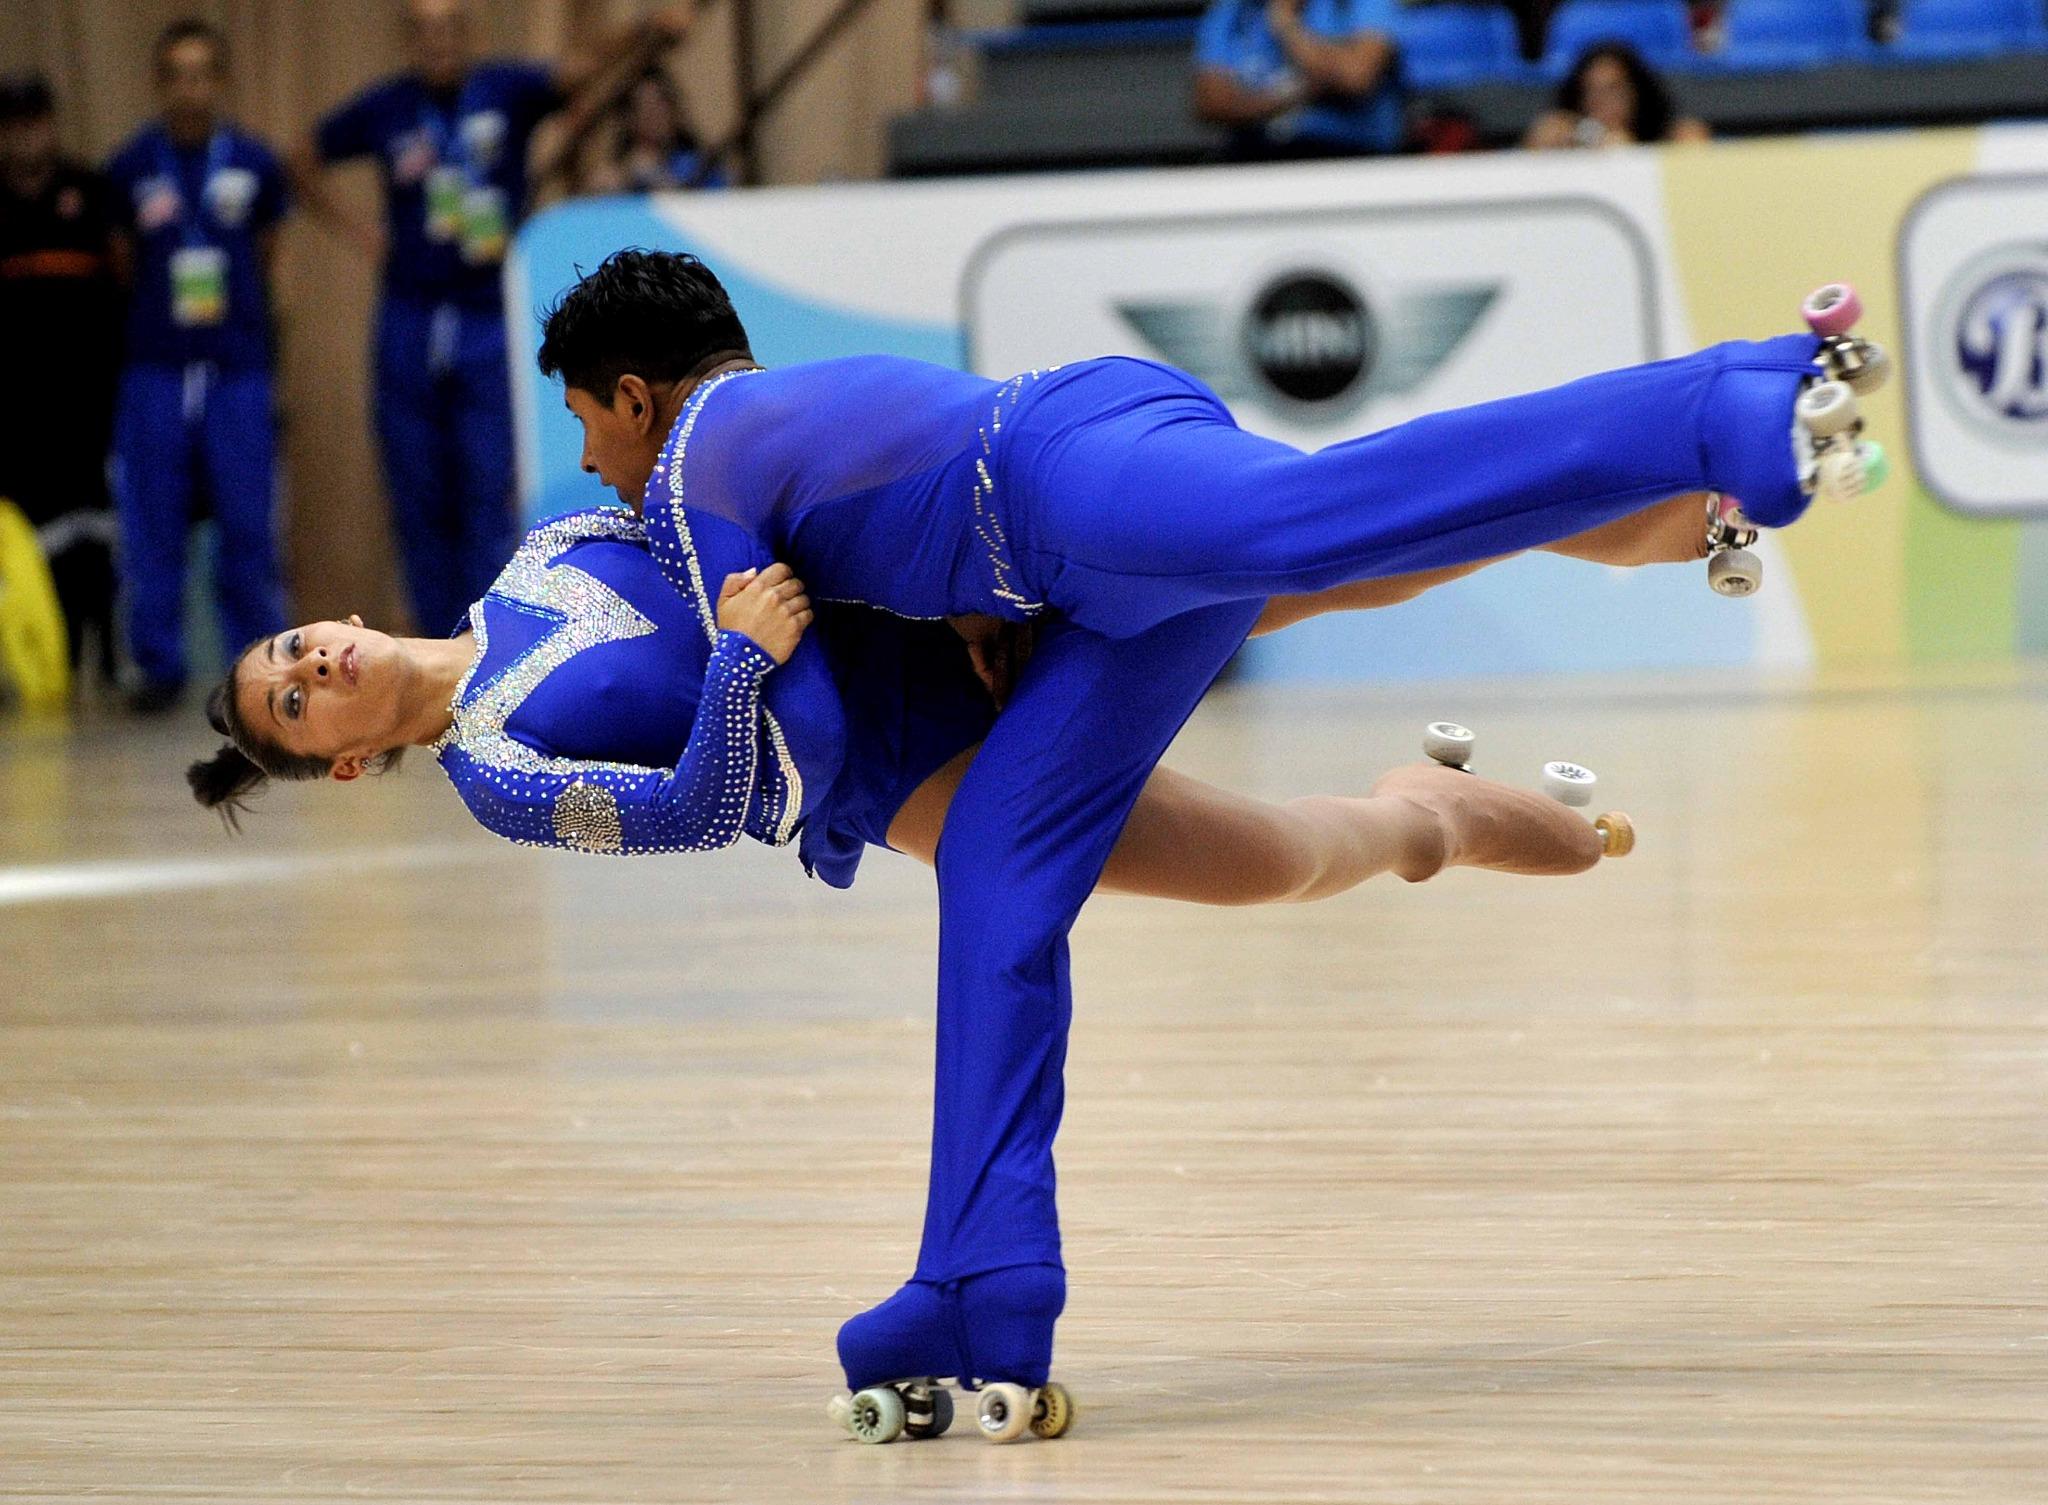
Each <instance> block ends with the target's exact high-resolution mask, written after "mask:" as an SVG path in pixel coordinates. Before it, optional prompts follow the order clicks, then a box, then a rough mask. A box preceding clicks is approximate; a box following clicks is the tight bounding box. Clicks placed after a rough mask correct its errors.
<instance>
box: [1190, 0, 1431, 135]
mask: <svg viewBox="0 0 2048 1505" xmlns="http://www.w3.org/2000/svg"><path fill="white" fill-rule="evenodd" d="M1394 13H1395V0H1215V3H1214V4H1213V5H1211V6H1210V8H1209V13H1208V14H1207V15H1206V16H1204V17H1203V18H1202V29H1201V33H1200V35H1199V36H1198V38H1197V40H1196V42H1195V113H1196V114H1197V115H1199V116H1200V117H1201V118H1202V119H1204V120H1207V121H1212V122H1214V123H1215V124H1217V125H1226V126H1229V127H1230V128H1231V145H1230V151H1231V155H1232V156H1233V157H1237V158H1241V159H1259V158H1273V157H1329V156H1351V155H1355V154H1358V153H1362V152H1390V151H1394V150H1397V149H1398V148H1399V147H1400V145H1401V129H1402V112H1403V101H1402V98H1401V85H1400V69H1399V64H1398V61H1397V58H1396V55H1395V48H1394V27H1395V20H1394Z"/></svg>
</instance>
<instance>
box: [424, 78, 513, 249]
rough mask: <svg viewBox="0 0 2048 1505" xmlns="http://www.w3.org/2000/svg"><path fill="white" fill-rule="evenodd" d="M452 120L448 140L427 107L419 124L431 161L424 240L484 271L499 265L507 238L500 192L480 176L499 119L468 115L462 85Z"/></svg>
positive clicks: (500, 130) (493, 148)
mask: <svg viewBox="0 0 2048 1505" xmlns="http://www.w3.org/2000/svg"><path fill="white" fill-rule="evenodd" d="M455 119H456V129H455V131H454V132H453V133H452V134H451V133H450V131H449V130H448V127H447V124H446V123H445V122H444V121H443V119H442V117H441V113H440V112H439V111H438V110H435V109H433V108H431V107H429V108H428V109H427V110H426V111H425V112H424V113H423V116H422V118H421V122H420V128H421V131H422V133H423V134H424V135H425V136H426V137H427V139H428V140H430V141H431V142H432V143H433V146H434V159H435V160H434V165H433V167H432V168H430V169H429V170H428V172H427V176H426V183H425V198H426V231H427V239H428V240H431V241H435V242H438V243H439V244H442V245H450V244H452V245H456V246H459V247H460V248H461V251H462V259H463V260H464V261H466V262H468V263H470V264H471V265H472V266H489V265H493V264H495V263H497V262H500V261H503V260H504V259H505V246H506V242H507V241H508V240H509V239H510V237H511V232H512V223H511V221H512V215H511V204H510V202H509V200H508V199H507V198H506V195H505V191H504V189H502V188H498V187H496V186H494V185H493V184H491V183H490V182H488V181H486V179H485V174H484V169H485V167H486V166H487V165H488V163H489V161H490V159H491V158H492V157H494V156H495V155H496V152H497V148H498V145H499V142H500V140H501V138H502V136H503V134H504V117H503V116H502V115H499V114H497V113H496V112H495V111H478V110H473V109H471V108H470V91H469V88H468V86H466V85H465V86H464V88H463V90H462V93H461V94H460V95H459V96H457V98H456V101H455Z"/></svg>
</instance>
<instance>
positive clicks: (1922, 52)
mask: <svg viewBox="0 0 2048 1505" xmlns="http://www.w3.org/2000/svg"><path fill="white" fill-rule="evenodd" d="M2039 3H2040V0H1906V5H1905V8H1904V9H1903V10H1902V11H1901V12H1900V13H1899V35H1898V39H1897V40H1896V41H1894V42H1893V43H1892V45H1891V46H1890V47H1889V48H1888V49H1887V51H1889V52H1890V53H1891V55H1892V56H1894V57H1899V58H1915V59H1929V58H1967V57H1983V56H1985V55H1986V54H1988V53H1994V52H2013V51H2017V50H2018V49H2020V48H2022V47H2024V46H2026V45H2027V44H2028V43H2029V42H2030V41H2031V40H2033V38H2034V37H2035V36H2036V35H2037V32H2038V28H2039V26H2040V24H2041V21H2040V15H2039Z"/></svg>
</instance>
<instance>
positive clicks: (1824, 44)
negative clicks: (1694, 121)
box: [1716, 0, 1870, 70]
mask: <svg viewBox="0 0 2048 1505" xmlns="http://www.w3.org/2000/svg"><path fill="white" fill-rule="evenodd" d="M1866 24H1867V23H1866V19H1865V12H1864V8H1863V5H1862V3H1861V0H1732V3H1731V4H1730V5H1729V7H1728V9H1727V11H1726V12H1725V13H1724V15H1723V16H1722V26H1723V29H1724V37H1725V40H1724V41H1723V42H1722V45H1721V51H1720V52H1719V53H1718V54H1717V55H1716V60H1717V61H1718V62H1719V63H1720V64H1721V65H1722V66H1723V67H1727V68H1735V69H1757V70H1762V69H1767V68H1811V67H1816V66H1819V65H1821V64H1824V63H1835V62H1841V61H1842V60H1843V59H1845V58H1856V57H1862V56H1864V55H1866V54H1867V53H1868V52H1869V50H1870V40H1869V36H1868V34H1867V32H1866V31H1865V26H1866Z"/></svg>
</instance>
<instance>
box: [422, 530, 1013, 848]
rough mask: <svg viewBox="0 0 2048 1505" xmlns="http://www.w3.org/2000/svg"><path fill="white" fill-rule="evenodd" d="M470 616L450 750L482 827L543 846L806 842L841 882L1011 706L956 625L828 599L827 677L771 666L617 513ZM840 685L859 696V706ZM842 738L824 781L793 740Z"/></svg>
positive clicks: (517, 570) (557, 544) (522, 556)
mask: <svg viewBox="0 0 2048 1505" xmlns="http://www.w3.org/2000/svg"><path fill="white" fill-rule="evenodd" d="M469 621H470V630H471V632H472V634H473V635H474V638H475V642H476V657H475V659H474V661H473V662H472V663H471V665H470V669H469V672H468V673H467V674H466V675H464V677H463V679H462V682H461V685H460V687H459V688H458V690H457V692H456V697H455V704H454V707H453V710H454V719H453V721H452V723H451V724H450V726H449V729H448V731H447V733H446V734H445V735H444V736H442V738H441V739H440V740H439V741H438V742H437V743H436V744H435V750H436V752H437V754H438V756H439V758H440V761H441V765H442V767H443V768H444V769H446V771H447V773H448V776H449V778H450V780H451V781H453V783H454V785H455V787H456V790H457V792H458V793H460V794H461V796H462V799H463V802H464V803H465V804H466V805H468V807H469V809H470V812H471V813H472V814H473V815H474V816H475V817H476V818H477V820H478V822H479V823H480V824H482V825H483V826H485V827H486V828H488V829H489V830H492V831H495V832H496V833H497V834H499V835H500V836H504V837H507V838H509V839H510V840H513V841H517V842H521V843H524V844H527V845H536V846H560V847H568V848H571V849H573V850H576V851H583V852H599V853H611V854H628V855H630V854H641V853H655V852H704V851H714V850H717V849H718V848H720V847H725V846H730V845H731V844H732V843H733V842H735V841H737V840H739V839H740V837H742V836H749V837H752V838H753V839H755V840H756V841H761V842H765V843H767V844H768V845H771V846H781V845H785V844H787V843H788V842H790V841H791V840H792V839H796V840H797V841H798V842H799V847H798V851H799V855H800V856H801V857H802V859H803V861H804V865H805V867H806V869H807V870H809V871H812V872H814V873H815V874H816V875H817V876H818V877H820V878H823V879H824V880H825V881H826V882H828V883H831V884H833V885H834V886H836V887H841V888H843V887H846V886H847V885H849V884H850V883H852V881H853V876H854V870H855V868H856V867H857V865H858V863H859V861H860V855H861V852H862V851H863V850H864V849H865V847H866V846H868V845H875V846H881V845H885V844H886V833H887V831H888V827H889V821H890V820H891V818H892V817H893V816H894V815H895V813H896V811H897V810H898V809H899V808H900V807H901V806H902V804H903V801H904V800H905V799H906V798H908V796H909V795H910V793H911V791H912V790H914V789H916V787H917V786H918V785H919V784H920V783H922V782H923V781H924V780H925V779H926V778H927V777H928V776H929V775H930V774H931V773H932V772H933V771H934V770H935V769H937V768H938V767H939V766H940V765H941V764H943V763H945V762H946V761H947V760H949V759H950V758H952V757H953V756H954V755H955V754H956V753H958V752H959V751H961V749H963V748H965V747H969V746H971V745H973V744H974V743H975V742H978V741H980V740H981V738H982V737H983V736H985V735H986V734H987V731H988V728H989V726H990V725H991V724H992V722H993V721H994V719H995V707H994V705H993V704H992V703H991V701H990V700H989V697H988V694H987V692H986V691H985V690H984V689H983V688H982V686H981V683H980V681H979V680H978V679H977V678H976V676H975V674H974V671H973V668H972V666H971V665H970V663H969V661H968V658H967V653H966V647H965V645H964V643H963V642H962V641H961V639H960V638H959V636H958V635H957V634H956V633H954V631H953V630H952V628H950V627H949V626H947V625H945V624H944V623H939V622H929V623H928V622H911V621H905V620H901V619H898V618H894V617H890V616H888V615H886V614H884V613H881V612H876V611H870V610H868V609H866V608H864V607H857V606H831V605H826V606H821V607H820V609H819V615H818V620H817V621H816V623H814V625H813V627H812V630H811V632H810V633H809V634H808V635H807V636H806V639H805V643H806V644H807V645H808V647H809V653H810V654H813V655H817V656H818V659H820V660H822V670H823V672H820V669H821V664H820V663H819V662H818V661H817V660H813V659H811V658H809V657H808V656H807V657H806V659H805V661H804V663H803V664H795V663H793V664H792V666H791V667H790V668H786V669H784V670H782V671H780V672H775V673H773V677H772V678H771V677H770V676H771V671H773V670H774V660H773V659H772V658H770V657H769V655H768V654H767V653H765V652H764V651H762V650H761V649H760V648H759V647H757V646H755V645H754V644H753V643H752V642H750V641H749V640H748V639H747V638H746V637H744V636H742V635H741V634H739V633H736V632H727V631H719V630H717V629H716V628H715V626H714V627H713V629H712V630H710V631H706V629H705V623H704V620H703V618H702V617H701V616H700V614H699V612H698V610H697V609H696V606H695V604H694V602H693V601H692V600H691V599H690V597H689V596H688V594H687V592H686V591H679V590H678V589H677V587H676V585H675V584H673V583H672V582H671V581H670V580H669V579H668V578H667V577H665V576H664V575H663V574H662V572H661V569H660V568H659V567H658V566H657V565H656V563H655V561H654V559H653V557H652V555H651V554H650V553H649V552H648V547H647V531H646V529H645V528H644V527H643V526H642V525H641V522H640V519H639V518H637V517H635V516H634V515H633V514H632V513H630V512H627V511H626V510H625V509H623V508H619V507H595V508H590V509H587V510H585V511H580V512H572V513H567V514H564V515H562V516H559V517H554V518H550V519H548V520H546V521H545V522H543V523H541V524H540V525H538V526H537V527H535V528H534V529H533V531H532V532H530V533H529V534H528V535H527V537H526V539H525V540H524V542H523V543H521V545H520V547H519V549H518V551H517V552H516V553H515V554H514V556H513V558H512V561H511V562H510V563H509V564H508V565H506V567H505V568H504V570H503V571H502V572H501V573H500V574H499V576H498V579H497V581H496V582H495V583H494V584H493V585H492V587H491V589H490V592H489V593H488V594H487V595H486V596H485V597H484V598H483V599H482V600H481V601H478V602H477V603H476V604H475V605H474V606H472V607H471V608H470V612H469ZM807 670H808V672H807ZM842 682H843V683H846V684H848V685H852V686H856V687H857V688H858V692H859V693H858V694H857V695H856V696H853V697H851V698H849V699H848V700H847V701H846V702H845V703H844V704H842V702H841V699H840V696H839V692H838V690H837V685H838V684H839V683H842ZM785 727H788V728H790V730H789V731H788V732H787V733H786V732H785ZM841 737H843V738H844V739H845V746H846V749H847V756H846V759H845V762H844V765H843V766H840V767H839V768H838V772H837V774H836V775H833V774H831V773H829V771H827V770H826V768H825V767H821V764H820V763H819V761H818V760H817V759H816V758H808V757H807V758H806V760H805V761H806V762H807V763H808V764H809V768H808V772H809V773H810V775H811V777H810V778H809V779H808V780H807V779H806V778H805V772H806V770H805V769H802V768H799V766H798V764H797V760H796V757H795V756H794V755H793V752H792V744H794V746H795V747H796V748H798V749H806V748H814V747H816V746H817V745H818V744H819V743H820V741H821V739H822V740H823V741H825V742H828V743H832V744H835V745H836V742H837V739H839V738H841ZM835 757H836V754H835Z"/></svg>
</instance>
